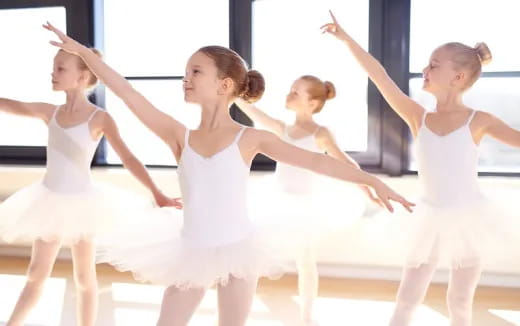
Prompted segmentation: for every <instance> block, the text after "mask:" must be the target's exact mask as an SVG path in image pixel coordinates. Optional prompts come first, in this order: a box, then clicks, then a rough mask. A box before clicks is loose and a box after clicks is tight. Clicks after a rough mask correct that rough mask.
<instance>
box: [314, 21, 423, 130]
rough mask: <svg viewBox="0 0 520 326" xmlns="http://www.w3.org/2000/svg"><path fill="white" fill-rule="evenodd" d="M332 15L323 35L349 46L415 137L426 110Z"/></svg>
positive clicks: (324, 26)
mask: <svg viewBox="0 0 520 326" xmlns="http://www.w3.org/2000/svg"><path fill="white" fill-rule="evenodd" d="M330 15H331V18H332V23H328V24H325V25H323V26H322V27H321V28H322V31H323V33H329V34H332V35H334V36H335V37H336V38H337V39H338V40H340V41H342V42H343V43H345V45H347V47H348V49H349V50H350V52H351V53H352V55H353V56H354V58H355V59H356V60H357V62H358V63H359V65H360V66H361V67H362V68H363V69H364V70H365V71H366V72H367V74H368V77H369V78H370V80H372V82H373V83H374V84H375V85H376V87H377V89H379V91H380V92H381V94H382V95H383V97H384V98H385V100H386V101H387V102H388V104H389V105H390V106H391V107H392V109H393V110H394V111H395V112H396V113H397V114H399V116H400V117H401V118H402V119H403V120H404V121H405V122H406V123H407V124H408V126H409V127H410V129H411V130H412V133H413V134H414V135H415V134H416V131H417V129H418V127H419V126H420V124H421V121H422V116H423V114H424V108H423V107H422V106H421V105H419V104H418V103H417V102H415V101H414V100H412V99H411V98H410V97H408V96H407V95H406V94H404V93H403V92H402V91H401V89H399V87H397V85H396V84H395V83H394V81H393V80H392V79H391V78H390V76H388V74H387V72H386V70H385V68H384V67H383V66H382V65H381V64H380V63H379V62H378V61H377V60H376V59H375V58H374V57H373V56H372V55H371V54H370V53H368V52H367V51H365V50H364V49H363V48H362V47H361V46H360V45H359V44H358V43H357V42H356V41H354V39H352V38H351V37H350V35H348V34H347V33H346V32H345V30H344V29H343V28H342V27H341V26H340V25H339V23H338V21H337V20H336V18H335V17H334V15H333V14H332V12H330Z"/></svg>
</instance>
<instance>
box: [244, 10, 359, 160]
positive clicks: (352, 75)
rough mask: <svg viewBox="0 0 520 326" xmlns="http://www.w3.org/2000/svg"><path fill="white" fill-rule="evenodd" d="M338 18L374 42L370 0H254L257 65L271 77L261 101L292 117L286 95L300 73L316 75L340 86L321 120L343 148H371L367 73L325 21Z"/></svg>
mask: <svg viewBox="0 0 520 326" xmlns="http://www.w3.org/2000/svg"><path fill="white" fill-rule="evenodd" d="M329 9H332V10H333V11H334V12H335V14H336V17H337V18H338V20H339V21H340V22H341V23H342V24H343V25H344V27H345V29H346V30H347V31H349V32H350V33H351V34H352V36H353V37H354V38H355V39H356V40H357V41H358V42H359V43H360V44H361V45H362V46H363V47H364V48H366V49H368V44H369V41H368V39H369V37H368V36H369V34H368V29H369V1H344V0H328V1H299V0H257V1H254V2H253V38H252V44H253V52H252V53H253V58H252V59H253V67H254V68H255V69H257V70H259V71H260V72H261V73H262V74H263V75H264V77H265V79H266V92H265V95H264V97H263V98H262V100H260V101H259V102H258V106H259V107H261V108H262V109H263V110H265V111H266V112H268V113H269V114H271V115H273V116H275V117H278V118H281V119H282V120H284V121H286V122H287V123H291V122H292V121H293V120H294V116H293V115H292V113H290V112H288V111H287V110H286V109H285V97H286V95H287V93H288V92H289V90H290V88H291V84H292V83H293V81H294V80H295V79H297V78H298V77H299V76H302V75H315V76H317V77H318V78H320V79H322V80H328V81H331V82H332V83H334V85H335V86H336V91H337V97H336V98H335V99H333V100H331V101H330V102H328V103H327V104H326V105H325V107H324V110H323V111H322V112H321V113H319V114H317V115H316V120H317V121H318V122H319V123H321V124H323V125H325V126H327V127H329V128H330V129H331V130H332V131H333V133H334V134H335V136H336V138H337V140H338V143H339V145H340V146H341V148H343V149H344V150H348V151H357V152H364V151H367V143H368V142H367V128H368V119H367V117H368V115H367V76H366V74H365V73H364V72H363V71H362V70H361V69H360V68H359V66H358V64H357V63H356V62H355V61H354V59H353V57H352V56H351V55H349V53H348V51H347V49H346V48H345V45H343V44H341V43H340V42H338V41H337V40H335V39H334V38H333V37H332V36H330V35H323V34H322V33H321V32H320V26H322V25H323V24H325V23H327V22H329V21H330V16H329V13H328V10H329Z"/></svg>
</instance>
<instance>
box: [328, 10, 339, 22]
mask: <svg viewBox="0 0 520 326" xmlns="http://www.w3.org/2000/svg"><path fill="white" fill-rule="evenodd" d="M329 13H330V17H332V21H333V22H334V24H337V23H338V21H337V20H336V17H334V14H333V13H332V10H329Z"/></svg>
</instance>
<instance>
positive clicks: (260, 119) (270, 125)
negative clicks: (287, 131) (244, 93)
mask: <svg viewBox="0 0 520 326" xmlns="http://www.w3.org/2000/svg"><path fill="white" fill-rule="evenodd" d="M235 104H236V105H237V106H238V107H239V108H240V110H241V111H242V112H244V113H245V114H246V115H247V116H248V117H249V118H250V119H251V120H253V122H254V123H255V124H257V123H258V124H260V125H262V126H264V127H265V128H266V129H267V130H269V131H271V132H273V133H275V134H277V135H278V136H281V135H282V134H283V130H284V128H285V124H284V123H283V122H282V121H280V120H278V119H275V118H273V117H271V116H270V115H268V114H267V113H265V112H263V111H262V110H260V109H259V108H257V107H256V105H254V104H252V103H249V102H247V101H245V100H243V99H241V98H237V99H236V100H235Z"/></svg>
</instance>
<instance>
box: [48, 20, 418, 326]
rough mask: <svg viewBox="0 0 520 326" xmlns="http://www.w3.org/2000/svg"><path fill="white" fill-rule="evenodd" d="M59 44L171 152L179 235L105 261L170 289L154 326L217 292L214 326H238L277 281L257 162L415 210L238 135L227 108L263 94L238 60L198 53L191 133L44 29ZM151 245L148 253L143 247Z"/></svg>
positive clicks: (190, 77)
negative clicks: (251, 196) (254, 216)
mask: <svg viewBox="0 0 520 326" xmlns="http://www.w3.org/2000/svg"><path fill="white" fill-rule="evenodd" d="M46 28H47V29H49V30H51V31H53V32H54V33H56V34H57V36H58V37H59V39H60V40H61V42H54V41H53V42H51V43H52V44H54V45H56V46H58V47H60V48H61V49H64V50H66V51H67V52H70V53H73V54H76V55H78V56H80V57H81V58H82V59H83V60H84V61H85V62H86V64H87V65H88V66H89V68H90V69H91V70H92V71H93V72H94V73H95V74H96V75H97V76H98V77H99V78H100V80H101V81H102V82H103V83H104V84H105V85H107V87H109V88H110V89H111V90H112V91H113V92H114V93H115V94H116V95H117V96H118V97H120V98H121V99H122V100H123V101H124V102H125V103H126V105H127V106H128V107H129V108H130V110H131V111H132V112H133V113H134V114H135V115H136V116H137V117H138V118H139V119H140V120H141V122H143V124H145V125H146V126H147V127H148V128H149V129H150V130H151V131H152V132H154V133H155V134H156V135H158V136H159V137H160V138H161V139H162V140H163V141H164V142H165V143H166V144H167V145H168V146H169V147H170V148H171V150H172V152H173V153H174V155H175V157H176V158H177V162H178V176H179V183H180V187H181V192H182V197H183V205H184V225H183V227H182V230H181V232H180V234H178V233H176V232H175V230H171V232H172V234H171V239H170V240H169V241H161V242H157V241H154V239H153V237H151V238H149V239H148V240H143V239H141V240H139V241H134V242H133V243H136V244H137V245H132V243H129V244H128V245H127V246H125V245H124V244H123V245H122V246H120V247H119V248H113V249H112V250H110V249H109V250H107V251H105V253H104V257H103V260H106V261H110V262H112V263H113V264H115V265H116V266H118V267H119V268H121V269H123V270H131V271H133V272H134V274H135V275H136V276H137V277H138V278H139V279H144V280H148V281H151V282H154V283H158V284H164V285H167V286H168V288H167V289H166V291H165V292H164V297H163V301H162V307H161V313H160V316H159V321H158V325H169V326H172V325H186V324H187V323H188V321H189V320H190V318H191V316H192V315H193V313H194V311H195V309H196V308H197V306H198V304H199V303H200V301H201V299H202V297H203V296H204V293H205V292H206V290H207V289H208V288H210V287H211V286H213V285H216V286H217V292H218V310H219V317H218V318H219V325H221V326H224V325H225V326H235V325H244V324H245V322H246V319H247V316H248V314H249V311H250V307H251V304H252V301H253V297H254V293H255V290H256V284H257V279H258V277H260V276H269V275H272V274H273V273H276V272H279V267H280V266H281V264H282V262H281V261H279V260H278V258H281V257H280V256H281V255H280V253H279V252H278V249H277V247H276V246H275V245H274V243H273V242H272V241H271V239H270V237H271V236H272V235H271V234H270V233H269V232H265V231H262V230H260V229H258V228H256V227H255V226H254V225H253V224H252V222H251V221H250V219H249V218H248V212H247V203H246V202H247V198H246V196H247V195H246V194H247V180H248V176H249V169H250V165H251V161H252V159H253V157H254V156H255V155H256V154H258V153H264V154H265V155H267V156H269V157H271V158H273V159H275V160H279V161H282V162H285V163H287V164H291V165H295V166H300V167H306V168H308V169H311V170H313V171H315V172H317V173H321V174H326V175H329V176H332V177H335V178H338V179H342V180H345V181H350V182H354V183H359V184H365V185H367V186H370V187H371V188H372V189H373V190H374V191H375V193H376V195H377V196H378V198H379V199H380V200H381V201H382V202H383V204H384V205H385V206H386V207H387V208H388V209H389V210H391V211H392V210H393V208H392V206H391V203H390V200H395V201H397V202H399V203H400V204H402V205H403V206H404V207H405V208H407V209H408V210H411V207H412V206H413V204H411V203H409V202H408V201H406V200H405V199H404V198H403V197H401V196H400V195H398V194H396V193H395V192H394V191H393V190H391V189H390V188H389V187H388V186H386V185H385V184H384V183H383V182H382V181H380V180H379V179H378V178H376V177H374V176H372V175H370V174H367V173H365V172H363V171H360V170H359V169H357V168H355V167H352V166H351V165H349V164H345V163H343V162H341V161H339V160H336V159H334V158H331V157H329V156H327V155H323V154H318V153H313V152H309V151H305V150H303V149H300V148H298V147H295V146H292V145H289V144H287V143H285V142H284V141H282V140H280V139H279V138H278V137H277V136H276V135H274V134H272V133H270V132H267V131H262V130H256V129H253V128H245V127H243V126H241V125H239V124H237V123H236V122H235V121H233V120H232V118H231V116H230V114H229V107H230V105H231V104H232V103H233V101H234V100H235V99H236V98H237V97H241V98H244V99H246V100H248V101H253V100H255V99H258V98H259V97H261V95H262V93H263V91H264V84H263V78H262V76H261V75H260V73H258V72H257V71H248V69H247V67H246V65H245V63H244V61H243V59H242V58H241V57H240V56H239V55H238V54H237V53H235V52H234V51H232V50H229V49H227V48H224V47H220V46H208V47H203V48H201V49H199V50H198V51H196V52H195V53H194V54H193V55H192V56H191V58H190V59H189V60H188V63H187V66H186V75H185V77H184V79H183V90H184V99H185V101H186V102H189V103H196V104H199V105H200V106H201V108H202V110H201V122H200V126H199V128H198V129H196V130H188V129H187V128H186V127H185V126H184V125H182V124H181V123H180V122H178V121H177V120H175V119H174V118H172V117H171V116H169V115H167V114H165V113H163V112H161V111H160V110H158V109H156V108H155V107H154V106H153V105H152V104H151V103H150V102H149V101H148V100H147V99H146V98H145V97H144V96H143V95H141V94H140V93H139V92H137V91H136V90H135V89H134V88H133V87H132V86H131V84H130V83H129V82H128V81H127V80H125V79H124V78H123V77H122V76H121V75H119V74H118V73H117V72H115V71H114V70H113V69H112V68H110V67H109V66H108V65H107V64H105V63H104V62H103V61H102V60H101V59H100V58H99V57H98V56H96V55H94V54H93V53H92V52H90V51H89V50H88V49H87V48H86V47H84V46H82V45H81V44H79V43H77V42H76V41H74V40H73V39H71V38H69V37H68V36H66V35H65V34H63V33H62V32H61V31H59V30H57V29H56V28H54V27H53V26H51V25H50V24H48V25H46ZM146 242H148V244H147V243H146Z"/></svg>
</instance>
